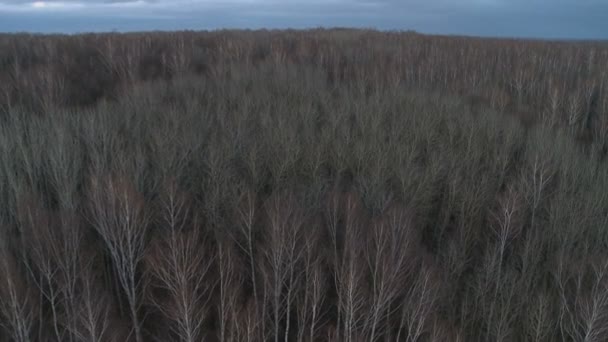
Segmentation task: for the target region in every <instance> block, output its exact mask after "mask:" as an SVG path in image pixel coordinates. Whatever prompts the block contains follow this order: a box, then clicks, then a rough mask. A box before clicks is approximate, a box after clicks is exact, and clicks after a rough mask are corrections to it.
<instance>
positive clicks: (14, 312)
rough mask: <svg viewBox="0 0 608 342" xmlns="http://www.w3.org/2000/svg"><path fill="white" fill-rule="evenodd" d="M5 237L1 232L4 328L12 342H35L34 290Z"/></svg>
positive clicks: (0, 289) (0, 291)
mask: <svg viewBox="0 0 608 342" xmlns="http://www.w3.org/2000/svg"><path fill="white" fill-rule="evenodd" d="M3 228H4V227H2V229H3ZM5 233H6V232H4V231H2V230H0V234H2V235H1V236H0V237H1V238H0V281H1V285H0V314H1V315H2V316H1V317H2V319H0V324H2V325H3V328H4V329H5V331H6V332H7V333H8V335H9V337H10V338H11V339H12V340H14V341H16V342H29V341H33V340H34V337H33V329H34V320H35V319H36V318H35V314H34V311H35V303H34V300H33V298H32V296H31V294H30V291H31V286H30V284H28V283H27V281H26V280H25V279H24V277H23V274H22V273H21V272H20V271H19V269H18V266H17V260H16V258H15V257H14V256H13V255H12V253H11V252H10V250H9V249H8V246H7V245H6V244H7V242H8V239H7V236H6V235H5Z"/></svg>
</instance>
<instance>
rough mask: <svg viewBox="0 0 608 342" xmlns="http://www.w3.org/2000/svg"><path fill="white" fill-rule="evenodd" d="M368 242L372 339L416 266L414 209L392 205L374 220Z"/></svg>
mask: <svg viewBox="0 0 608 342" xmlns="http://www.w3.org/2000/svg"><path fill="white" fill-rule="evenodd" d="M370 230H371V233H370V237H369V239H368V241H369V243H368V245H367V253H366V256H367V259H368V260H367V263H368V265H369V267H370V274H371V281H372V288H371V292H372V293H371V297H372V298H371V310H370V312H369V317H368V319H367V328H368V330H369V332H370V335H369V341H370V342H373V341H376V340H377V337H378V336H377V335H378V333H377V330H378V327H379V325H380V324H381V323H383V322H384V321H387V320H388V321H390V318H391V315H392V314H393V311H394V309H393V308H394V307H395V305H394V301H395V300H396V299H397V298H398V297H399V296H400V295H402V293H403V291H404V284H406V283H407V281H408V278H409V276H410V273H411V272H413V270H414V269H415V267H416V255H415V253H414V251H415V248H416V247H417V243H418V236H417V234H416V227H415V226H414V223H413V213H411V211H410V210H408V209H407V208H404V207H401V206H398V205H393V206H392V207H390V208H388V209H387V210H386V211H385V213H384V214H383V215H381V217H380V218H378V219H376V220H374V221H373V223H372V225H371V227H370Z"/></svg>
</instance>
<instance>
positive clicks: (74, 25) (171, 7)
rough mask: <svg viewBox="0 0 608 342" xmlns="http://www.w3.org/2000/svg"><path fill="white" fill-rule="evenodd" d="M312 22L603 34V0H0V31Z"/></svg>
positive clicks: (607, 25)
mask: <svg viewBox="0 0 608 342" xmlns="http://www.w3.org/2000/svg"><path fill="white" fill-rule="evenodd" d="M316 26H350V27H376V28H379V29H403V30H407V29H414V30H418V31H421V32H429V33H447V34H468V35H486V36H520V37H539V38H543V37H546V38H600V39H608V1H606V0H587V1H585V0H527V1H524V0H459V1H453V0H308V1H301V0H173V1H169V0H48V1H23V0H0V31H43V32H49V31H53V32H57V31H59V32H81V31H106V30H112V29H116V30H124V31H129V30H149V29H162V30H169V29H214V28H224V27H234V28H260V27H269V28H283V27H293V28H305V27H316Z"/></svg>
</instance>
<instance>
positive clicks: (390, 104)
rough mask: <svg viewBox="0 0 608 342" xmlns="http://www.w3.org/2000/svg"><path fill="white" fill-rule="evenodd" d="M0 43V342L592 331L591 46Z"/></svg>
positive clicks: (594, 183) (602, 151)
mask: <svg viewBox="0 0 608 342" xmlns="http://www.w3.org/2000/svg"><path fill="white" fill-rule="evenodd" d="M0 41H1V42H2V43H0V46H2V48H0V55H2V57H1V58H2V59H0V61H2V63H3V64H2V67H1V68H0V75H2V77H6V78H8V79H9V81H8V82H3V83H0V84H1V85H2V87H4V88H3V89H4V90H5V92H4V94H5V97H4V100H3V101H4V102H2V103H3V107H2V109H1V111H0V341H2V342H4V341H100V342H101V341H103V342H105V341H136V342H141V341H221V342H224V341H408V342H409V341H412V342H414V341H588V342H591V341H605V340H606V339H608V248H607V247H608V191H607V190H608V164H607V163H608V162H607V161H606V146H607V141H606V137H605V135H602V134H605V133H606V132H605V129H606V128H608V127H606V126H602V125H605V122H606V121H605V120H607V118H606V115H607V114H608V113H607V112H606V96H605V95H606V84H605V82H606V80H607V78H606V61H607V58H606V57H607V55H606V52H607V51H608V50H607V47H606V46H605V44H604V45H603V44H602V43H584V42H579V43H565V42H532V41H514V40H513V41H509V40H500V41H499V40H484V39H473V38H459V37H431V36H423V35H418V34H415V33H381V32H374V31H353V30H315V31H276V32H274V31H268V32H266V31H255V32H245V31H240V32H232V31H218V32H209V33H194V32H183V33H150V34H148V33H145V34H144V33H142V34H129V35H119V34H105V35H84V36H27V35H19V36H13V35H5V36H1V37H0ZM108 51H114V52H112V53H109V52H108ZM108 56H110V57H108ZM146 61H148V62H146ZM146 63H149V64H146ZM146 65H149V66H150V67H147V66H146ZM87 68H88V69H87ZM152 70H156V71H152ZM47 73H49V74H47ZM16 75H18V76H16ZM44 75H48V77H47V76H44ZM39 76H40V77H41V78H36V77H39ZM45 77H46V78H45ZM522 79H523V81H522ZM44 80H48V83H47V82H46V81H44ZM103 80H105V81H103ZM517 80H519V81H517ZM520 81H521V82H520ZM59 85H61V86H59ZM588 85H592V86H589V88H585V87H587V86H588ZM89 86H90V88H89ZM95 89H97V90H95ZM556 89H557V90H556ZM588 91H591V94H592V95H590V96H587V95H585V94H589V93H588ZM552 92H557V93H556V94H557V95H556V97H553V99H554V100H555V101H557V102H556V103H557V105H556V106H555V107H551V106H549V102H548V101H549V98H548V97H547V94H549V93H552ZM49 94H52V95H49ZM78 94H81V95H78ZM498 94H500V96H499V95H498ZM574 99H576V101H575V100H574ZM577 101H578V102H577ZM551 103H553V102H551ZM573 103H578V106H579V107H576V108H577V112H576V113H578V114H576V115H577V116H576V118H575V120H574V121H573V122H572V121H571V120H570V119H571V118H572V117H571V116H570V115H571V114H572V113H574V112H572V111H571V110H573V108H574V105H573ZM552 108H553V109H554V111H553V112H552V110H553V109H552ZM602 127H603V128H602ZM602 132H604V133H602ZM581 139H584V141H581Z"/></svg>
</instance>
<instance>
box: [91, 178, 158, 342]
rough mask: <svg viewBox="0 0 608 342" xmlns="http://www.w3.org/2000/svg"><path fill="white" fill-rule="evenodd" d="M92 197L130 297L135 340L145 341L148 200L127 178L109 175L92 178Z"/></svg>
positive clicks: (95, 215) (98, 221) (95, 222)
mask: <svg viewBox="0 0 608 342" xmlns="http://www.w3.org/2000/svg"><path fill="white" fill-rule="evenodd" d="M90 196H91V197H90V211H91V216H92V221H93V225H94V227H95V229H96V230H97V232H98V233H99V235H100V237H101V238H102V240H103V241H104V243H105V246H106V248H107V251H108V253H109V255H110V258H111V260H112V263H113V266H114V269H115V272H116V277H117V278H118V282H119V284H120V286H121V288H122V290H123V291H124V294H125V296H126V299H127V302H128V305H129V314H130V316H131V320H132V322H133V332H134V334H135V340H136V341H137V342H143V335H142V328H141V320H140V318H139V309H140V306H141V304H142V287H143V284H142V282H141V277H140V275H139V272H138V268H139V266H140V263H141V261H142V259H143V258H144V255H145V250H146V239H147V236H146V235H147V234H146V232H147V229H148V217H147V215H146V213H145V212H144V200H143V198H142V196H141V194H139V193H138V192H137V191H136V190H135V188H134V187H133V185H132V184H131V183H129V182H128V181H127V180H126V179H125V178H110V177H106V176H101V177H99V176H98V177H93V178H92V179H91V183H90Z"/></svg>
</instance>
